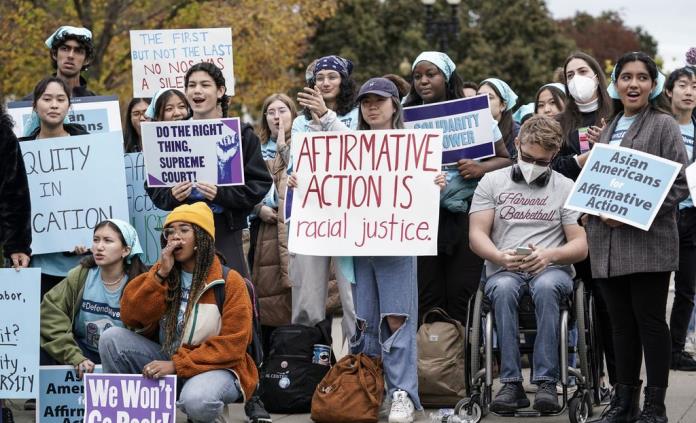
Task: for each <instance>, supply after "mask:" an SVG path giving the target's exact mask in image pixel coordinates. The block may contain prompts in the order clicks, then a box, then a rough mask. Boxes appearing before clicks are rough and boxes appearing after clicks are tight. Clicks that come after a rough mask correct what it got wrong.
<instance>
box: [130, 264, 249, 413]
mask: <svg viewBox="0 0 696 423" xmlns="http://www.w3.org/2000/svg"><path fill="white" fill-rule="evenodd" d="M159 267H160V264H159V262H158V263H156V264H155V265H154V266H152V268H151V269H150V271H149V272H147V273H143V274H142V275H140V276H138V277H136V278H135V279H133V280H132V281H131V282H130V283H129V284H128V285H127V286H126V288H125V289H124V290H123V297H121V320H122V321H123V323H124V324H125V325H126V326H128V327H130V328H134V329H142V330H143V335H146V336H152V335H155V334H156V333H157V331H158V329H159V322H160V319H161V318H162V315H163V314H164V312H165V294H166V291H167V288H166V285H165V284H164V283H162V282H160V280H159V278H158V277H157V276H155V272H156V271H157V269H159ZM219 283H223V281H222V264H221V263H220V260H218V258H217V257H216V258H215V261H214V262H213V264H212V266H211V268H210V271H209V272H208V278H207V281H206V286H205V289H204V290H203V292H202V293H201V295H200V296H199V298H197V299H196V298H191V299H190V301H194V302H195V306H194V308H193V310H192V311H191V316H190V318H189V322H188V323H187V324H186V328H185V329H184V333H183V335H182V337H181V339H182V344H181V346H180V347H179V349H178V350H177V351H176V353H174V355H173V356H172V360H173V361H174V367H175V368H176V374H177V376H180V377H184V378H190V377H193V376H195V375H197V374H200V373H203V372H206V371H209V370H219V369H229V370H232V371H233V372H234V373H235V375H236V376H237V378H238V379H239V383H240V385H241V386H242V391H243V392H242V394H243V395H244V400H245V401H246V399H247V398H250V397H251V394H252V393H253V391H254V389H255V388H256V384H257V382H258V379H259V375H258V372H257V370H256V364H255V363H254V361H253V359H252V358H251V357H250V356H249V355H248V354H247V353H246V349H247V346H248V345H249V344H250V343H251V339H252V308H251V300H250V299H249V294H248V291H247V288H246V284H245V282H244V280H243V279H242V277H241V276H240V275H239V273H237V272H235V271H234V270H230V272H229V273H228V275H227V280H226V281H225V282H224V283H225V303H224V305H223V310H222V316H220V312H219V311H218V306H217V304H216V302H215V293H214V291H213V289H211V288H212V287H213V286H215V285H217V284H219Z"/></svg>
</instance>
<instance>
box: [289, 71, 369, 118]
mask: <svg viewBox="0 0 696 423" xmlns="http://www.w3.org/2000/svg"><path fill="white" fill-rule="evenodd" d="M315 85H316V76H315V77H314V78H312V80H310V81H308V82H307V86H308V87H311V88H314V86H315ZM356 92H357V84H356V83H355V80H354V79H353V77H352V76H348V77H347V78H345V77H343V75H341V85H339V87H338V96H336V110H334V112H336V114H337V115H338V116H345V115H347V114H348V113H350V112H351V110H353V109H354V108H355V95H356ZM302 114H303V115H304V117H305V118H306V119H307V120H312V114H311V113H310V111H309V110H308V109H307V108H304V109H303V110H302Z"/></svg>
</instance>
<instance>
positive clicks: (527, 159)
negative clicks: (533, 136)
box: [520, 147, 556, 167]
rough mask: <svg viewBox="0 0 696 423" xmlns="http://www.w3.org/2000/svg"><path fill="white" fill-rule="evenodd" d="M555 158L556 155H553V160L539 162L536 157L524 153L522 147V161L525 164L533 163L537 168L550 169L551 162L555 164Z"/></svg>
mask: <svg viewBox="0 0 696 423" xmlns="http://www.w3.org/2000/svg"><path fill="white" fill-rule="evenodd" d="M554 157H556V155H555V154H554V155H553V157H551V160H539V159H537V158H535V157H532V156H530V155H528V154H525V153H524V151H522V147H520V160H522V161H523V162H525V163H532V164H535V165H537V166H542V167H549V166H550V165H551V162H553V159H554Z"/></svg>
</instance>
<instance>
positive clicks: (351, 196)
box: [286, 129, 442, 256]
mask: <svg viewBox="0 0 696 423" xmlns="http://www.w3.org/2000/svg"><path fill="white" fill-rule="evenodd" d="M292 156H293V169H294V170H295V174H296V176H297V180H298V182H297V188H295V189H294V190H293V193H292V196H291V197H292V200H291V201H292V220H291V223H290V225H289V231H290V239H289V248H290V251H292V252H294V253H300V254H308V255H321V256H326V255H330V256H383V255H393V254H394V251H399V254H401V255H435V254H437V226H438V212H439V203H440V201H439V193H440V189H439V187H438V186H437V185H436V184H435V177H436V176H437V175H438V174H439V173H440V166H441V158H442V130H440V129H429V130H424V129H419V130H408V129H403V130H388V131H355V132H353V131H347V132H305V133H300V134H296V135H295V136H294V137H293V140H292ZM286 201H290V200H289V198H286ZM286 216H287V214H286Z"/></svg>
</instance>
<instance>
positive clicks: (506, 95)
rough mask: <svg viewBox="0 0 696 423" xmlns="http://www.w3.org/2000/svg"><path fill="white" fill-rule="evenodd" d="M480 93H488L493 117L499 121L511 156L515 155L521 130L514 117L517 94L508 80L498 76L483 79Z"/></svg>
mask: <svg viewBox="0 0 696 423" xmlns="http://www.w3.org/2000/svg"><path fill="white" fill-rule="evenodd" d="M478 94H486V95H488V103H489V105H490V107H491V114H492V115H493V119H495V121H496V122H498V126H499V127H500V132H501V133H502V134H503V141H504V142H505V147H506V148H507V150H508V153H509V154H510V157H515V145H514V144H515V138H516V137H517V133H518V132H519V131H520V125H519V124H518V123H516V122H515V121H514V120H513V119H512V109H513V108H514V107H515V105H516V104H517V94H516V93H515V92H514V91H513V90H512V88H510V86H509V85H508V84H507V82H505V81H503V80H501V79H498V78H487V79H484V80H483V81H481V84H480V85H479V89H478Z"/></svg>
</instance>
